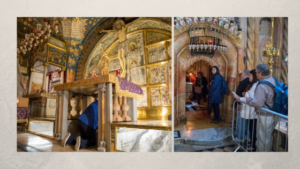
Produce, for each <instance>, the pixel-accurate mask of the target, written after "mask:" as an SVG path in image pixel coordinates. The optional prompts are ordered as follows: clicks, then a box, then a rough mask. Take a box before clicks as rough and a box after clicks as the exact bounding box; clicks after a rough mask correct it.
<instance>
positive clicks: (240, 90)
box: [232, 77, 250, 107]
mask: <svg viewBox="0 0 300 169" xmlns="http://www.w3.org/2000/svg"><path fill="white" fill-rule="evenodd" d="M249 84H250V80H249V77H247V78H245V79H244V80H242V81H241V82H240V83H239V85H238V87H237V89H236V94H237V95H238V96H240V97H243V92H244V91H245V89H246V87H247V86H248V85H249ZM234 101H235V99H233V102H232V103H234ZM235 107H236V105H235Z"/></svg>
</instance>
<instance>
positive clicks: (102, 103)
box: [97, 83, 106, 152]
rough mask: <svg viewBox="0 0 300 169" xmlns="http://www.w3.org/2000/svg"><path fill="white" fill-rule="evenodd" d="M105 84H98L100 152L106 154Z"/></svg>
mask: <svg viewBox="0 0 300 169" xmlns="http://www.w3.org/2000/svg"><path fill="white" fill-rule="evenodd" d="M105 88H106V85H105V83H101V84H98V140H97V146H98V151H100V152H106V142H105V137H104V131H105V115H104V114H105V101H104V100H105V94H104V92H105Z"/></svg>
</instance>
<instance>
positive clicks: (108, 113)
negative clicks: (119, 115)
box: [105, 83, 113, 152]
mask: <svg viewBox="0 0 300 169" xmlns="http://www.w3.org/2000/svg"><path fill="white" fill-rule="evenodd" d="M112 96H113V92H112V83H107V84H106V92H105V101H106V103H105V142H106V144H107V146H106V148H107V152H110V151H111V126H110V123H111V122H112V121H113V114H112V112H113V109H112V104H113V100H112Z"/></svg>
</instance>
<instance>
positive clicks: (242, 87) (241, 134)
mask: <svg viewBox="0 0 300 169" xmlns="http://www.w3.org/2000/svg"><path fill="white" fill-rule="evenodd" d="M249 76H250V71H249V70H248V69H245V70H244V71H243V73H242V74H241V77H242V78H243V80H242V81H241V82H240V83H239V85H238V87H237V89H236V94H237V95H238V96H239V97H243V92H246V90H247V88H249V87H250V80H249ZM234 101H235V99H234ZM234 106H236V105H234ZM236 122H237V130H236V135H237V140H238V141H242V140H243V139H244V138H246V139H247V138H248V137H249V136H245V133H246V132H245V130H246V129H245V128H243V127H242V126H247V121H246V120H245V119H244V118H242V117H241V111H240V110H238V109H237V120H236Z"/></svg>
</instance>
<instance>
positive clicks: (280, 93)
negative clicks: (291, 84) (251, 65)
mask: <svg viewBox="0 0 300 169" xmlns="http://www.w3.org/2000/svg"><path fill="white" fill-rule="evenodd" d="M274 80H275V84H276V86H274V85H273V84H271V83H270V82H267V81H264V80H263V81H261V82H259V83H258V85H259V84H266V85H268V86H270V87H271V88H272V89H273V90H274V93H275V95H274V105H273V107H272V108H271V107H270V106H269V105H267V104H266V103H265V104H266V106H267V107H268V108H269V109H270V110H272V111H275V112H277V113H280V114H283V115H287V113H288V86H286V85H285V84H284V83H279V81H278V80H277V79H276V78H274Z"/></svg>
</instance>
